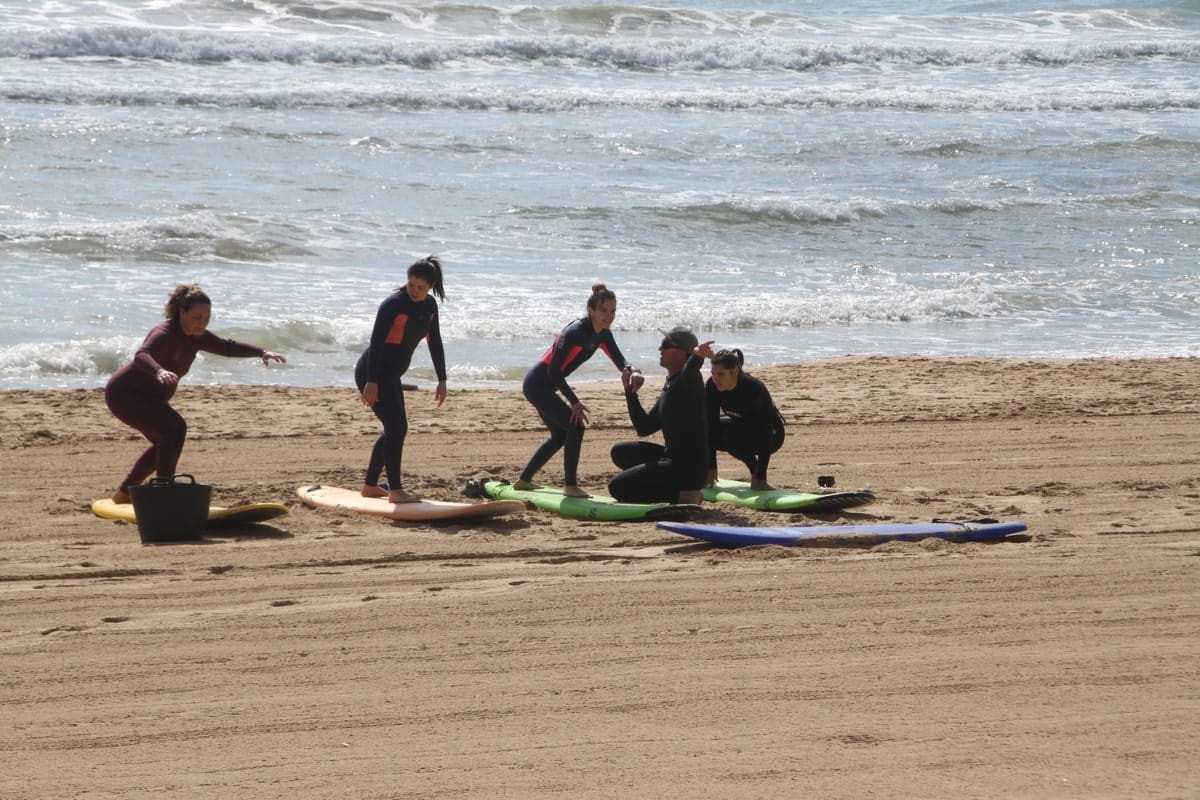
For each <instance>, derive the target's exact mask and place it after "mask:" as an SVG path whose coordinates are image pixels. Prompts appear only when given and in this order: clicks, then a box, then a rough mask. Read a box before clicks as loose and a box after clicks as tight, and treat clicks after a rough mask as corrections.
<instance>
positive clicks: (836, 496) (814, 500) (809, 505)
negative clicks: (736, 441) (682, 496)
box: [702, 480, 875, 511]
mask: <svg viewBox="0 0 1200 800" xmlns="http://www.w3.org/2000/svg"><path fill="white" fill-rule="evenodd" d="M702 494H703V495H704V499H705V500H707V501H709V502H710V503H735V504H737V505H739V506H744V507H746V508H756V509H758V510H760V511H840V510H842V509H843V508H854V507H855V506H865V505H866V504H867V503H872V502H874V501H875V495H873V494H871V493H870V492H868V491H866V490H862V491H855V492H829V493H828V494H811V493H809V492H796V491H792V490H790V489H753V488H751V486H750V484H748V483H746V482H744V481H728V480H718V481H717V482H716V483H714V484H713V485H712V486H708V487H705V488H704V490H703V491H702Z"/></svg>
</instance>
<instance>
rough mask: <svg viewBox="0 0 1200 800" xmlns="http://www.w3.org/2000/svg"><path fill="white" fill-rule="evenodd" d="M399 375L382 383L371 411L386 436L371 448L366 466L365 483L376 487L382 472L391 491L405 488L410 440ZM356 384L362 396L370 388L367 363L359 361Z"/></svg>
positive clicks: (388, 377)
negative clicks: (406, 447)
mask: <svg viewBox="0 0 1200 800" xmlns="http://www.w3.org/2000/svg"><path fill="white" fill-rule="evenodd" d="M400 378H401V376H400V375H389V376H387V377H386V378H383V379H381V380H380V381H379V399H378V400H377V401H375V405H373V406H371V410H372V411H374V412H375V416H376V417H378V418H379V421H380V422H382V423H383V433H381V434H379V438H378V439H376V440H375V445H374V446H373V447H372V448H371V460H370V461H369V462H367V473H366V475H365V476H364V478H363V483H365V484H366V485H367V486H375V485H376V484H378V483H379V475H380V473H381V472H384V471H386V472H387V479H388V488H389V489H399V488H401V487H402V486H403V485H404V481H403V478H402V476H401V474H400V462H401V460H402V458H403V456H404V439H405V437H407V436H408V412H407V410H406V409H405V407H404V384H403V383H402V382H401V380H400ZM354 382H355V383H356V384H357V385H358V391H359V392H360V393H361V392H362V390H363V388H364V387H365V386H366V385H367V374H366V367H365V360H364V359H359V362H358V365H357V366H356V367H355V369H354Z"/></svg>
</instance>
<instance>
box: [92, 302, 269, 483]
mask: <svg viewBox="0 0 1200 800" xmlns="http://www.w3.org/2000/svg"><path fill="white" fill-rule="evenodd" d="M201 350H203V351H204V352H206V353H215V354H216V355H220V356H229V357H231V358H250V357H253V356H258V357H259V358H261V357H262V356H263V353H264V352H265V351H264V350H263V349H262V348H261V347H256V346H255V345H252V344H243V343H241V342H235V341H234V340H232V339H222V338H220V337H219V336H217V335H216V334H214V333H213V332H212V331H207V330H206V331H205V332H204V333H202V334H200V335H198V336H189V335H187V334H186V333H184V332H183V327H182V326H181V325H180V324H179V320H178V319H171V320H167V321H165V322H163V323H161V324H160V325H157V326H155V327H154V329H153V330H151V331H150V333H148V334H146V338H145V339H144V340H143V341H142V345H141V347H139V348H138V351H137V354H136V355H135V356H134V357H133V361H130V362H129V363H128V364H126V365H125V366H123V367H121V368H120V369H119V370H117V371H116V372H114V373H113V375H112V377H111V378H109V379H108V384H107V385H106V386H105V387H104V402H105V403H106V404H107V405H108V408H109V410H110V411H112V413H113V416H115V417H116V418H117V419H119V420H121V421H122V422H124V423H125V424H126V425H129V426H130V427H132V428H136V429H137V430H138V431H140V432H141V434H142V435H143V436H145V437H146V438H147V439H149V440H150V446H149V447H148V448H146V450H145V452H143V453H142V455H141V456H140V457H139V458H138V460H137V461H136V462H134V465H133V468H132V469H130V470H129V474H128V475H126V476H125V479H124V480H122V481H121V486H120V491H123V492H128V491H129V487H130V486H137V485H138V484H139V483H141V482H142V481H144V480H145V479H146V478H148V477H150V475H151V473H154V474H157V475H158V476H159V477H160V478H167V477H170V476H172V475H174V474H175V466H176V464H178V463H179V454H180V452H181V451H182V450H183V442H184V439H185V438H186V437H187V423H186V422H185V421H184V419H183V417H181V416H180V415H179V412H178V411H176V410H175V409H173V408H171V402H170V401H171V398H172V397H173V396H174V395H175V389H176V388H177V385H170V384H165V383H160V382H159V380H158V373H159V370H166V371H168V372H174V373H175V374H176V375H178V376H179V377H180V378H183V376H184V375H186V374H187V373H188V370H189V369H191V368H192V362H193V361H195V360H196V354H197V353H199V352H200V351H201Z"/></svg>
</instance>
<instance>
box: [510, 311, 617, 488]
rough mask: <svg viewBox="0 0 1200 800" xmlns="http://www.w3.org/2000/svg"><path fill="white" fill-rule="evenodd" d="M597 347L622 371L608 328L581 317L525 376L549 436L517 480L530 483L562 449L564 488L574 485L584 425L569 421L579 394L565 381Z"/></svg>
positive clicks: (528, 392) (529, 397) (531, 399)
mask: <svg viewBox="0 0 1200 800" xmlns="http://www.w3.org/2000/svg"><path fill="white" fill-rule="evenodd" d="M597 350H603V351H604V353H605V355H607V356H608V358H609V360H610V361H612V363H613V364H615V365H616V367H617V370H618V371H619V370H623V369H625V367H626V364H627V362H626V361H625V356H623V355H622V354H621V350H620V348H618V347H617V342H616V340H615V339H614V338H613V335H612V331H611V330H609V329H608V328H605V329H603V330H601V331H599V332H597V331H596V330H595V328H594V327H593V326H592V322H591V320H590V319H588V318H587V317H583V318H582V319H577V320H575V321H574V322H572V323H571V324H570V325H567V327H565V328H563V329H562V330H561V331H560V332H559V334H558V336H557V337H555V339H554V344H552V345H551V346H550V349H549V350H547V351H546V353H545V355H543V356H542V357H541V359H539V360H538V362H537V363H536V364H534V365H533V367H531V368H530V370H529V372H527V373H526V374H525V382H524V384H523V385H522V390H523V391H524V393H525V397H526V399H527V400H529V402H530V403H532V404H533V407H534V408H536V409H537V412H538V415H539V416H541V418H542V422H544V423H545V424H546V427H547V428H548V429H549V430H550V438H548V439H546V441H544V442H542V444H541V446H540V447H538V449H537V450H536V451H534V454H533V457H531V458H530V459H529V463H528V464H526V465H525V469H524V470H522V472H521V480H523V481H532V480H533V477H534V475H536V474H537V473H538V471H539V470H541V468H542V467H544V466H546V462H547V461H549V460H550V459H551V457H553V455H554V454H555V453H557V452H558V451H559V450H563V475H564V477H563V482H564V483H565V484H566V485H567V486H575V485H577V483H578V477H577V472H578V469H579V452H580V450H581V449H582V447H583V431H584V427H583V425H579V424H575V423H572V422H571V406H572V405H574V404H575V403H578V402H579V398H578V397H577V396H576V395H575V392H574V391H572V390H571V387H570V385H569V384H568V383H567V376H568V375H570V374H571V373H572V372H574V371H575V370H576V369H578V368H579V366H580V365H581V364H583V363H584V362H586V361H587V360H588V359H589V358H591V357H592V356H593V355H595V353H596V351H597ZM559 395H561V397H560V396H559ZM564 397H565V398H566V401H564V400H563V398H564Z"/></svg>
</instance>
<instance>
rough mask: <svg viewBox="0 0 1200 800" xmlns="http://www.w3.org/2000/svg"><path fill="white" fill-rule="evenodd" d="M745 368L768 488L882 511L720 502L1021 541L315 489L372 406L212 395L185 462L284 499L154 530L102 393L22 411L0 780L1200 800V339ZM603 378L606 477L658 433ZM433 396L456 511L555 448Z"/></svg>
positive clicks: (81, 793) (435, 440)
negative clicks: (762, 536) (777, 532)
mask: <svg viewBox="0 0 1200 800" xmlns="http://www.w3.org/2000/svg"><path fill="white" fill-rule="evenodd" d="M751 371H752V372H753V373H754V374H756V375H757V376H758V377H760V378H762V379H763V380H764V381H765V382H766V383H767V385H768V386H769V387H770V388H771V390H772V392H773V394H774V395H775V398H776V400H777V402H778V404H779V406H780V408H781V409H782V411H783V413H784V416H785V418H786V420H787V422H788V424H789V437H788V440H787V442H786V443H785V445H784V447H783V449H782V450H781V451H780V453H779V454H777V456H776V457H775V458H774V460H773V461H772V472H771V478H772V481H773V482H774V483H775V484H776V485H778V486H789V487H793V488H798V489H806V490H809V491H815V490H816V478H817V476H818V475H833V476H835V477H836V480H837V488H839V489H859V488H867V489H870V490H872V491H873V492H874V493H875V494H876V495H877V497H878V500H877V502H875V503H874V504H872V505H869V506H864V507H862V508H857V509H853V510H852V511H847V512H843V513H841V514H833V515H819V516H818V515H807V516H806V515H778V514H770V513H766V512H753V511H748V510H744V509H739V508H736V507H733V506H717V505H706V509H705V513H704V519H705V521H712V522H718V523H722V524H736V525H780V524H797V525H800V524H829V523H837V522H849V521H872V522H885V521H888V522H890V521H896V522H909V521H927V520H930V519H933V518H954V519H975V518H980V517H992V518H999V519H1004V520H1020V521H1023V522H1025V523H1026V524H1027V525H1028V528H1029V530H1028V536H1026V537H1018V540H1017V541H1005V542H1000V543H995V544H988V545H984V544H953V543H947V542H935V541H930V540H926V541H922V542H915V543H903V544H900V543H892V544H884V545H878V546H875V547H866V548H847V547H842V548H820V547H806V548H780V547H767V548H749V549H741V550H732V549H722V548H718V547H712V546H708V545H703V544H699V543H695V542H692V541H691V540H689V539H686V538H684V537H681V536H676V535H672V534H667V533H665V532H663V531H659V530H657V529H656V528H655V527H654V525H653V524H652V523H644V522H643V523H623V524H619V523H594V522H581V521H575V520H570V519H565V518H560V517H556V516H552V515H550V514H548V513H545V512H538V511H528V512H525V513H522V514H520V515H516V516H512V517H507V518H503V519H497V520H492V521H486V522H481V523H470V524H442V525H420V524H406V523H393V522H390V521H387V520H381V519H375V518H369V517H363V516H357V515H354V514H351V513H349V512H340V511H322V510H314V509H309V508H306V507H304V506H302V505H300V504H299V503H298V502H297V501H296V498H295V494H294V493H295V490H296V488H297V487H298V486H300V485H305V484H311V483H318V482H319V483H324V484H332V485H341V486H348V487H357V486H359V485H360V484H361V479H362V478H361V476H362V469H363V467H364V466H365V460H366V457H367V454H368V451H369V448H370V445H371V443H372V441H373V439H374V437H375V436H376V434H377V432H378V423H377V422H376V420H375V418H374V417H373V416H372V415H371V414H370V412H369V411H367V410H366V409H364V408H363V407H362V406H361V405H360V404H359V403H358V402H357V397H356V396H355V395H354V393H353V392H352V391H350V390H343V389H299V388H285V387H278V388H276V387H241V386H223V387H199V386H193V385H188V384H187V383H186V381H185V383H184V385H183V386H182V387H181V388H180V391H179V394H178V396H177V399H176V403H175V405H176V407H177V408H179V410H180V411H181V412H182V413H183V415H184V416H185V417H186V418H187V419H188V422H189V430H190V433H189V439H188V444H187V446H186V448H185V450H184V453H183V458H182V460H181V462H180V471H181V472H187V473H192V474H194V475H195V476H196V477H197V479H198V480H200V481H202V482H204V483H209V484H212V485H213V486H214V487H215V489H214V495H213V502H214V503H216V504H220V505H232V504H236V503H240V502H258V501H281V502H285V503H288V504H289V506H291V513H290V514H289V515H288V516H286V517H283V518H280V519H278V520H274V521H272V522H270V523H267V524H262V525H249V526H240V527H237V526H235V527H232V528H222V529H214V530H210V533H209V536H208V538H207V539H206V540H205V541H204V542H202V543H198V544H181V545H172V546H144V545H142V544H141V543H140V541H139V538H138V535H137V530H136V527H135V526H133V525H131V524H129V523H120V522H111V521H106V520H102V519H99V518H97V517H95V516H93V515H92V514H91V513H90V510H89V509H90V504H91V501H92V500H94V499H96V498H99V497H104V496H107V495H109V494H110V493H111V492H112V490H113V488H114V486H115V484H116V482H117V481H118V480H119V479H120V477H121V476H122V475H123V474H124V472H125V470H126V469H127V468H128V466H129V465H130V464H131V463H132V461H133V459H134V458H135V456H136V454H137V453H138V452H140V450H141V448H142V447H143V443H142V441H141V440H140V439H138V438H137V437H136V435H135V434H134V433H133V432H132V431H130V430H129V429H127V428H125V427H124V426H122V425H121V424H120V423H119V422H117V421H116V420H114V419H113V418H112V417H111V416H110V415H109V414H108V412H107V411H106V409H105V407H104V402H103V397H102V393H101V391H100V390H80V391H63V392H53V391H16V392H6V393H0V423H2V424H0V460H2V464H3V469H2V472H3V476H4V480H3V485H2V486H0V598H2V600H0V663H2V664H3V670H2V677H0V719H3V724H0V753H3V769H0V798H5V800H26V799H29V800H33V799H35V798H36V800H47V799H49V798H122V799H133V798H152V797H153V798H210V797H211V798H238V799H239V800H255V799H257V798H264V799H265V798H305V799H308V798H313V799H324V798H330V799H331V800H332V798H338V800H343V799H344V798H452V797H453V798H461V797H472V798H476V797H478V798H499V797H512V798H548V797H570V798H612V797H641V798H903V797H920V798H996V797H1003V798H1194V797H1197V796H1200V795H1198V793H1200V789H1197V787H1200V667H1198V665H1200V589H1198V587H1200V400H1198V399H1197V398H1198V396H1200V360H1198V359H1164V360H1107V359H1105V360H1079V361H1066V360H1063V361H1029V360H1015V359H1013V360H1009V359H965V358H964V359H926V358H916V357H913V358H884V357H847V358H842V359H835V360H829V361H822V362H818V363H812V364H804V365H796V366H790V367H780V368H772V369H762V370H751ZM648 372H650V373H651V374H650V375H649V376H648V377H649V381H648V386H647V389H648V390H653V389H656V387H657V386H658V385H659V384H660V383H661V380H660V378H659V375H656V374H654V372H655V371H654V370H650V371H648ZM576 388H577V390H578V391H579V394H580V395H581V397H582V399H583V400H584V402H585V403H587V404H588V405H589V406H590V407H591V409H592V420H593V425H592V428H591V430H590V431H589V433H588V436H587V438H586V440H585V442H584V451H583V460H582V464H581V470H580V478H581V483H582V484H583V485H584V487H585V488H589V489H592V490H595V491H603V489H604V486H605V483H606V482H607V479H608V477H609V476H611V474H613V472H614V471H615V470H614V468H613V467H612V466H611V464H610V462H609V460H608V450H609V447H610V446H611V444H612V443H613V442H615V441H617V440H620V439H626V438H632V437H633V432H632V429H631V427H630V426H629V424H628V419H627V417H626V415H625V410H624V402H623V399H622V397H621V391H620V384H619V381H617V380H616V379H615V378H614V379H613V380H612V381H610V382H603V383H592V384H583V385H580V386H577V387H576ZM408 403H409V411H410V415H411V418H412V428H411V432H410V435H409V440H408V446H407V449H406V458H405V470H406V474H407V475H408V476H409V477H408V485H407V488H409V489H412V490H415V491H418V492H420V493H421V494H423V495H424V496H426V497H429V498H433V499H441V500H463V499H464V498H462V497H461V496H460V495H459V489H460V487H461V486H462V485H463V484H464V483H465V482H466V481H467V480H469V479H471V478H474V477H480V476H491V477H501V478H508V479H513V478H515V477H516V474H517V472H518V471H519V469H520V467H521V466H522V465H523V464H524V462H525V460H526V459H527V458H528V456H529V454H530V453H531V452H532V451H533V449H534V447H535V446H536V445H537V443H538V442H539V441H540V440H541V439H542V438H543V433H542V429H541V427H540V425H538V424H537V419H536V416H535V415H534V414H533V413H532V410H531V409H530V408H529V407H528V405H527V403H526V402H525V401H524V399H523V398H522V397H521V396H520V393H519V392H517V391H511V392H500V391H491V390H489V391H482V390H475V391H465V390H455V389H454V388H453V387H451V395H450V397H449V399H448V400H447V402H446V404H445V405H444V406H443V407H442V408H440V409H438V408H436V407H435V404H434V401H433V393H432V391H429V389H428V387H426V388H425V389H423V390H420V391H417V392H414V393H412V394H411V395H410V396H409V399H408ZM721 471H722V474H723V475H724V476H727V477H737V478H741V477H744V475H743V474H742V472H743V471H742V468H741V467H740V465H737V464H735V463H734V462H732V461H730V460H729V459H727V458H725V457H722V461H721ZM561 475H562V472H561V458H555V459H554V460H553V461H552V462H551V463H550V465H549V466H548V467H547V469H546V471H545V472H544V473H543V475H542V477H543V479H545V480H546V481H547V482H554V481H557V480H559V479H561Z"/></svg>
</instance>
